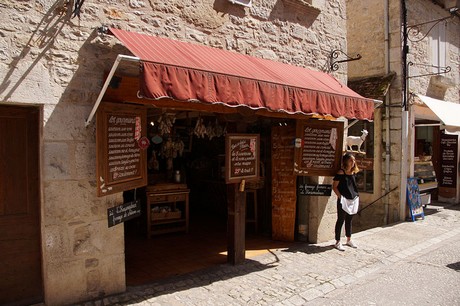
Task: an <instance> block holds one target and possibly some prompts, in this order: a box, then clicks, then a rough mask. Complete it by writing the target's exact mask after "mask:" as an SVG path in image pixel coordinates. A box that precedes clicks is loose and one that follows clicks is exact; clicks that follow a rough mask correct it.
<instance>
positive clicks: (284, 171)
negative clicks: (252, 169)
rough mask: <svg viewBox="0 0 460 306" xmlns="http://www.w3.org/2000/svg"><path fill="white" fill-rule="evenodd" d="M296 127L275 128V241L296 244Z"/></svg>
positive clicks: (273, 219)
mask: <svg viewBox="0 0 460 306" xmlns="http://www.w3.org/2000/svg"><path fill="white" fill-rule="evenodd" d="M294 140H295V126H294V125H292V126H291V125H288V126H275V127H272V149H271V150H272V151H271V153H272V239H274V240H283V241H294V229H295V221H296V202H297V186H296V180H297V176H296V175H295V174H294Z"/></svg>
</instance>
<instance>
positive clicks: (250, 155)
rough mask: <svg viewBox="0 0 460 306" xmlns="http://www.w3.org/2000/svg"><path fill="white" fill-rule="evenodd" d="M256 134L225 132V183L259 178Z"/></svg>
mask: <svg viewBox="0 0 460 306" xmlns="http://www.w3.org/2000/svg"><path fill="white" fill-rule="evenodd" d="M259 146H260V137H259V135H258V134H227V135H226V137H225V181H226V183H227V184H231V183H239V182H241V180H243V179H244V180H256V179H258V178H259V158H260V152H259Z"/></svg>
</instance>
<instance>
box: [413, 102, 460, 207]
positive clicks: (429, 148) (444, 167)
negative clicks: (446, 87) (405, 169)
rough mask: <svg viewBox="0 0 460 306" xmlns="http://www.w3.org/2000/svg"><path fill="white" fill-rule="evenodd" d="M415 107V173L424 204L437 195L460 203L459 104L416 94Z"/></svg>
mask: <svg viewBox="0 0 460 306" xmlns="http://www.w3.org/2000/svg"><path fill="white" fill-rule="evenodd" d="M417 101H418V103H416V104H414V105H413V110H414V123H415V124H414V126H415V131H414V132H415V137H414V140H415V141H414V150H413V151H414V154H413V156H414V176H415V177H417V178H418V183H419V186H420V191H421V195H422V203H423V204H429V203H430V201H431V199H432V198H433V197H434V198H436V199H438V200H440V201H446V202H452V203H458V201H459V200H460V197H459V192H460V190H459V186H458V182H459V154H458V152H459V139H458V137H459V134H460V120H459V118H458V116H457V114H458V113H459V112H460V105H458V104H456V103H452V102H447V101H442V100H438V99H434V98H430V97H427V96H424V95H417Z"/></svg>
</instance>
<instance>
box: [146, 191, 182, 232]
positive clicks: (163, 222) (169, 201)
mask: <svg viewBox="0 0 460 306" xmlns="http://www.w3.org/2000/svg"><path fill="white" fill-rule="evenodd" d="M149 187H150V186H149ZM149 187H147V236H148V237H149V238H150V237H152V236H153V235H159V234H166V233H173V232H186V233H188V224H189V192H190V190H189V189H186V188H183V185H181V184H169V188H168V187H167V186H162V188H158V186H155V187H151V188H149ZM155 207H167V208H168V210H170V212H169V213H164V214H163V215H159V216H158V218H153V213H152V209H154V208H155ZM179 212H180V213H179ZM168 215H170V216H169V217H168Z"/></svg>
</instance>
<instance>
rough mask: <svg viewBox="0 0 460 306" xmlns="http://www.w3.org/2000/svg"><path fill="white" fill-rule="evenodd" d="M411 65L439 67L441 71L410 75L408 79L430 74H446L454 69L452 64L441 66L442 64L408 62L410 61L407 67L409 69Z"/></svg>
mask: <svg viewBox="0 0 460 306" xmlns="http://www.w3.org/2000/svg"><path fill="white" fill-rule="evenodd" d="M410 66H423V67H431V68H437V69H439V70H440V71H439V72H433V73H426V74H419V75H413V76H408V77H407V78H408V79H413V78H419V77H423V76H429V75H440V74H446V73H449V72H450V71H451V70H452V68H451V67H450V66H446V67H441V66H435V65H426V64H416V63H413V62H408V63H407V68H408V70H409V67H410Z"/></svg>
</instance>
